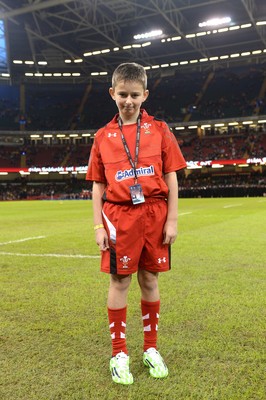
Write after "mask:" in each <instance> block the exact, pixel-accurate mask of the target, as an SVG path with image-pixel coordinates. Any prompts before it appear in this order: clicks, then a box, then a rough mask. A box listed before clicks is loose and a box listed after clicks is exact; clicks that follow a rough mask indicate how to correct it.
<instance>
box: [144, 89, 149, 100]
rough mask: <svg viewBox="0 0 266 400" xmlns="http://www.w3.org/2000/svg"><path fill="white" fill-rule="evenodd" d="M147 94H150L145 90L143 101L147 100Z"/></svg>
mask: <svg viewBox="0 0 266 400" xmlns="http://www.w3.org/2000/svg"><path fill="white" fill-rule="evenodd" d="M149 94H150V92H149V91H148V89H146V90H145V92H144V101H146V100H147V98H148V97H149ZM144 101H143V102H144Z"/></svg>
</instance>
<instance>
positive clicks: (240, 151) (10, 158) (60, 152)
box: [0, 132, 266, 168]
mask: <svg viewBox="0 0 266 400" xmlns="http://www.w3.org/2000/svg"><path fill="white" fill-rule="evenodd" d="M178 141H179V145H180V147H181V150H182V152H183V154H184V157H185V159H186V160H187V161H207V160H221V159H226V160H228V159H240V158H251V157H265V155H266V133H263V132H259V133H250V134H249V135H245V134H235V135H219V136H214V137H212V136H205V137H202V138H201V137H198V136H196V135H190V136H188V137H186V138H184V137H182V138H180V137H178ZM90 149H91V144H68V145H64V144H61V145H60V144H57V145H52V146H48V145H44V144H32V145H30V144H28V145H23V146H0V168H1V167H11V168H12V167H17V168H20V167H21V166H24V167H28V168H30V167H51V166H53V167H60V166H71V167H72V166H84V165H87V163H88V159H89V154H90Z"/></svg>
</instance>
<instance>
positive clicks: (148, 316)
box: [141, 299, 160, 351]
mask: <svg viewBox="0 0 266 400" xmlns="http://www.w3.org/2000/svg"><path fill="white" fill-rule="evenodd" d="M159 311H160V300H158V301H154V302H149V301H146V300H143V299H141V312H142V320H143V331H144V351H146V350H148V348H150V347H154V348H155V349H156V346H157V331H158V322H159Z"/></svg>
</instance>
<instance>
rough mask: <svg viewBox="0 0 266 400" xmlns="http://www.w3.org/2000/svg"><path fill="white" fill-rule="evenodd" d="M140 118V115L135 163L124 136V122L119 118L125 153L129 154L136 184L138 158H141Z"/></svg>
mask: <svg viewBox="0 0 266 400" xmlns="http://www.w3.org/2000/svg"><path fill="white" fill-rule="evenodd" d="M140 118H141V116H140V115H139V116H138V119H137V132H136V147H135V159H134V161H133V158H132V156H131V153H130V150H129V147H128V144H127V141H126V138H125V136H124V134H123V121H122V120H121V118H120V117H119V118H118V125H119V129H120V132H121V139H122V143H123V146H124V149H125V152H126V154H127V158H128V161H129V162H130V165H131V167H132V168H133V171H134V176H135V183H136V182H137V179H138V177H137V164H138V158H139V143H140Z"/></svg>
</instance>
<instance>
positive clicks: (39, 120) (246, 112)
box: [0, 66, 266, 200]
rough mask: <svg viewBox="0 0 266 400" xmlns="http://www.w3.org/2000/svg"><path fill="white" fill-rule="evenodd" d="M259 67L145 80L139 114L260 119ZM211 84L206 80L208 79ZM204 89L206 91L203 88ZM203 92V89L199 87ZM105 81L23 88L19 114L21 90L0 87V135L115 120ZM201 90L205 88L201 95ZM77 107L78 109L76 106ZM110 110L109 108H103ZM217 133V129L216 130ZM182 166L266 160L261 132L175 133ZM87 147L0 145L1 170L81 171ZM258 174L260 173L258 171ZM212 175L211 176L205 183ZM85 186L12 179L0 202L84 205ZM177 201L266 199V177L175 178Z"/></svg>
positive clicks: (264, 108)
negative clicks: (77, 202)
mask: <svg viewBox="0 0 266 400" xmlns="http://www.w3.org/2000/svg"><path fill="white" fill-rule="evenodd" d="M265 75H266V74H265V68H263V67H262V66H257V67H248V68H247V67H245V68H236V69H231V68H230V69H225V70H220V71H216V72H214V74H211V75H210V72H194V73H193V74H192V73H191V72H184V71H181V72H177V73H176V74H175V75H174V76H169V77H164V78H158V79H150V80H149V89H150V96H149V98H148V100H147V102H146V103H145V104H144V107H145V108H146V109H147V111H148V112H149V113H150V114H153V115H155V116H156V117H158V118H162V119H164V120H166V121H167V122H168V123H171V122H181V121H183V120H184V118H185V117H186V116H189V120H190V121H197V120H198V121H200V120H212V119H221V118H229V117H244V116H252V115H255V114H258V115H263V114H266V97H265V96H263V97H262V98H260V96H259V93H260V92H261V88H262V85H263V82H264V80H265V79H266V78H265ZM208 79H209V80H208ZM206 82H208V84H206ZM204 85H205V86H204ZM109 86H110V83H109V82H103V83H100V82H93V83H91V84H89V85H88V84H78V85H70V86H68V85H62V84H57V85H53V84H49V85H33V84H25V94H26V96H25V113H22V112H21V110H20V109H19V104H20V99H19V87H15V86H12V87H7V86H5V87H1V88H0V89H1V94H0V135H1V131H4V130H6V131H11V130H20V129H23V130H26V131H46V130H48V131H57V132H60V131H63V130H70V129H71V130H75V129H79V130H81V129H82V130H87V129H90V130H91V129H93V130H96V129H98V128H99V127H101V126H103V125H104V124H105V123H107V122H108V121H109V120H110V119H111V118H112V117H113V115H114V114H115V113H116V107H115V104H114V102H113V100H112V99H111V98H110V96H109V94H108V89H109ZM203 88H204V89H203ZM82 101H83V102H84V107H81V104H82ZM107 104H108V107H107V106H106V105H107ZM222 129H223V128H222ZM174 133H175V135H176V137H177V139H178V141H179V144H180V147H181V150H182V152H183V154H184V156H185V158H186V160H187V161H207V160H219V159H220V160H221V159H242V158H252V157H265V156H266V132H264V131H263V130H262V129H261V130H259V131H257V130H253V128H248V127H247V128H246V129H245V130H243V131H241V132H239V131H238V130H235V129H234V128H233V127H232V128H230V129H228V131H227V132H225V131H223V130H213V129H210V130H209V131H208V130H206V131H205V132H204V134H203V132H194V133H188V132H186V134H179V133H178V132H177V131H174ZM91 144H92V142H91V143H89V144H88V143H85V142H84V141H82V140H81V141H80V142H78V141H76V142H75V141H74V140H73V141H69V143H68V144H66V143H63V142H61V144H60V142H59V141H58V142H55V143H53V144H52V145H51V144H47V142H45V141H41V140H40V141H38V142H35V143H34V142H32V141H31V140H29V139H28V138H25V139H23V138H22V137H20V138H17V142H15V141H14V142H13V143H4V142H3V141H2V143H0V168H5V167H10V168H12V167H15V168H20V167H26V168H27V167H28V168H30V167H51V166H53V167H59V166H84V165H87V162H88V158H89V154H90V150H91ZM263 171H264V170H263ZM211 175H212V176H211ZM90 189H91V187H90V184H89V183H88V182H86V181H85V177H84V179H76V178H75V177H74V176H72V177H68V178H67V179H64V180H62V179H61V180H57V181H55V180H54V181H53V183H51V182H45V181H43V180H42V181H40V182H35V183H33V182H32V181H30V179H27V178H25V177H24V178H18V179H17V180H16V181H14V182H10V183H7V182H5V181H4V180H0V200H20V199H46V200H50V199H60V200H64V199H90V198H91V190H90ZM180 196H181V197H221V196H266V178H265V171H264V172H262V171H260V172H258V173H256V172H255V171H253V172H249V173H246V174H241V175H239V174H238V175H237V174H233V175H231V176H229V175H228V176H220V177H218V176H217V175H214V174H208V175H207V176H202V175H200V173H199V174H197V172H195V173H193V174H191V175H188V176H182V177H181V179H180Z"/></svg>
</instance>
